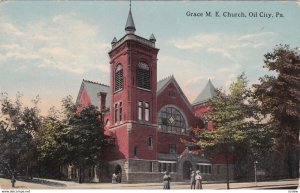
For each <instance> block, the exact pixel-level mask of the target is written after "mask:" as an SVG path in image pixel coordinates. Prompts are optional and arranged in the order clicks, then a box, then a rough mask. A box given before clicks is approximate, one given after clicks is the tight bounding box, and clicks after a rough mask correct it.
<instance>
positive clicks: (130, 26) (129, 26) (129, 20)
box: [125, 0, 135, 34]
mask: <svg viewBox="0 0 300 193" xmlns="http://www.w3.org/2000/svg"><path fill="white" fill-rule="evenodd" d="M129 6H130V7H129V14H128V18H127V22H126V25H125V31H126V33H127V34H130V33H133V34H134V32H135V26H134V22H133V18H132V13H131V0H130V2H129Z"/></svg>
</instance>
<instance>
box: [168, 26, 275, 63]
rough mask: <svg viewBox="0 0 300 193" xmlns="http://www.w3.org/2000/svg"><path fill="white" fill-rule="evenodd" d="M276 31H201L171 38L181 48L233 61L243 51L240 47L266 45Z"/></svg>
mask: <svg viewBox="0 0 300 193" xmlns="http://www.w3.org/2000/svg"><path fill="white" fill-rule="evenodd" d="M274 35H275V33H274V32H259V33H253V34H246V35H236V34H223V33H209V34H208V33H201V34H197V35H194V36H191V37H187V38H178V39H172V40H170V43H171V44H173V45H174V47H176V48H178V49H180V50H191V51H193V52H203V51H206V52H207V53H211V54H219V55H220V56H222V57H224V58H227V59H229V60H231V61H233V62H237V61H236V55H237V54H238V53H241V51H240V49H242V48H247V49H249V48H250V49H255V48H259V47H263V46H266V45H267V43H266V41H267V40H266V37H270V36H274Z"/></svg>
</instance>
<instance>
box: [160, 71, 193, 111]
mask: <svg viewBox="0 0 300 193" xmlns="http://www.w3.org/2000/svg"><path fill="white" fill-rule="evenodd" d="M170 83H173V84H174V85H175V87H176V88H177V90H178V92H179V94H180V96H181V97H182V99H183V101H184V102H185V103H186V104H187V106H188V107H189V108H190V109H191V110H192V106H191V103H190V101H189V100H188V99H187V97H186V96H185V94H184V92H183V91H182V90H181V88H180V86H179V84H178V83H177V81H176V80H175V78H174V76H173V75H171V76H168V77H167V78H164V79H162V80H160V81H159V82H157V91H156V96H158V95H159V94H160V93H161V92H162V91H163V90H164V89H165V88H166V87H167V86H168V85H169V84H170Z"/></svg>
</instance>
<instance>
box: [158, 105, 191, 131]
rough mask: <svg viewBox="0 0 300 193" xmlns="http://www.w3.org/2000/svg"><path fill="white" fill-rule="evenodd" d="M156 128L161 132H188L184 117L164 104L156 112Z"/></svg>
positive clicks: (175, 109)
mask: <svg viewBox="0 0 300 193" xmlns="http://www.w3.org/2000/svg"><path fill="white" fill-rule="evenodd" d="M158 128H159V130H160V131H162V132H169V133H178V134H188V133H187V125H186V120H185V118H184V117H183V116H182V114H181V112H180V111H179V110H178V109H177V108H175V107H172V106H166V107H164V108H162V109H161V110H160V112H159V113H158Z"/></svg>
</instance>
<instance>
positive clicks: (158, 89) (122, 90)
mask: <svg viewBox="0 0 300 193" xmlns="http://www.w3.org/2000/svg"><path fill="white" fill-rule="evenodd" d="M135 32H136V28H135V25H134V20H133V16H132V12H131V9H130V10H129V14H128V18H127V22H126V25H125V35H124V36H123V37H121V38H120V39H119V40H118V39H117V38H113V40H112V42H111V46H112V48H111V50H110V51H109V53H108V55H109V58H110V85H104V84H100V83H96V82H92V81H88V80H83V81H82V84H81V87H80V90H79V94H78V97H77V101H76V103H77V104H80V105H83V106H88V105H95V106H97V107H98V108H99V110H100V111H101V112H102V114H103V115H104V119H103V121H104V126H105V128H104V132H105V135H107V136H111V137H112V139H113V142H112V145H111V146H110V147H109V148H108V150H107V151H106V152H105V161H106V164H107V165H106V167H104V173H102V174H101V173H100V174H97V175H96V174H94V175H91V176H90V181H102V180H106V181H108V180H110V179H111V176H112V174H113V173H119V174H120V176H121V180H122V183H123V182H125V183H138V182H160V181H161V180H162V176H163V174H162V173H163V172H164V171H169V172H170V175H171V177H172V181H184V180H188V179H189V178H190V172H191V170H199V171H200V172H201V174H202V176H203V179H204V180H208V181H213V180H224V179H226V178H225V177H224V176H226V161H225V160H224V159H223V158H220V157H219V158H215V159H211V158H206V157H205V155H197V154H194V153H193V152H192V151H190V150H191V149H190V148H191V147H189V145H187V144H185V143H183V142H182V141H184V140H190V139H191V135H190V134H191V133H190V131H191V129H192V128H202V127H206V128H207V129H210V130H212V129H213V124H212V123H211V122H208V123H203V122H205V118H204V117H205V114H206V113H207V112H208V108H207V106H206V102H207V101H208V100H209V99H210V98H212V97H213V96H214V94H215V88H214V86H213V84H212V82H211V81H210V80H209V81H208V83H207V85H206V86H205V88H204V89H203V90H202V91H201V92H199V93H200V94H199V96H198V97H197V98H196V100H195V101H194V102H193V103H190V102H189V100H188V99H187V97H186V96H185V94H184V92H183V91H182V89H181V88H180V86H179V84H178V82H177V81H176V79H175V77H174V76H169V77H166V78H164V79H162V80H160V81H157V65H159V64H158V58H157V54H158V52H159V49H158V48H157V47H156V46H155V42H156V39H155V36H154V35H153V34H151V35H150V38H148V39H147V38H143V37H140V36H138V35H136V33H135ZM199 91H200V90H199ZM229 168H230V170H229V171H230V178H232V177H233V161H232V159H230V160H229ZM94 173H97V172H94ZM95 179H96V180H95Z"/></svg>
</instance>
